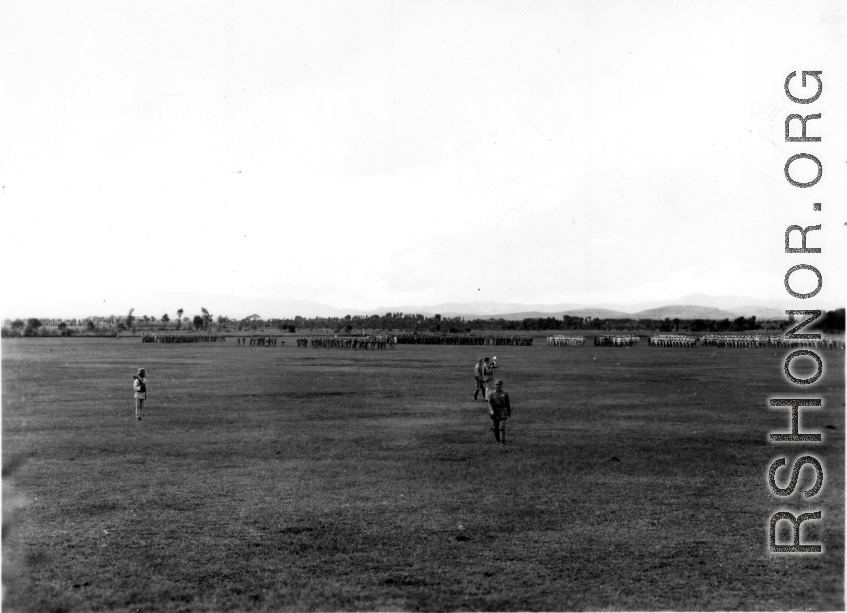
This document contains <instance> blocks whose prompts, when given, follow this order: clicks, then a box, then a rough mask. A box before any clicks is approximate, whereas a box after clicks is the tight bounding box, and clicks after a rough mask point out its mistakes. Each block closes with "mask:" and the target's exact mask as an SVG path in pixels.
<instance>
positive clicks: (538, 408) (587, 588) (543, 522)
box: [2, 339, 845, 612]
mask: <svg viewBox="0 0 847 613" xmlns="http://www.w3.org/2000/svg"><path fill="white" fill-rule="evenodd" d="M492 353H495V354H496V355H497V357H498V362H499V363H500V365H501V369H500V371H499V374H500V376H501V377H502V378H503V379H504V381H505V386H504V388H505V389H506V391H508V392H509V394H510V396H511V398H512V404H513V417H514V418H513V419H512V420H510V422H509V424H508V444H507V446H506V447H500V446H498V445H496V444H495V443H494V438H493V435H492V433H491V432H490V431H489V426H490V420H488V417H487V410H486V408H485V404H484V403H483V402H476V403H475V402H473V400H472V392H473V380H472V368H473V365H474V363H475V361H476V359H477V358H478V357H479V356H482V355H491V354H492ZM785 353H787V352H785V351H784V350H780V351H779V352H774V351H769V350H763V349H749V350H744V349H718V350H712V349H708V348H703V347H698V348H696V349H659V348H651V347H646V346H644V345H642V346H639V347H634V348H604V347H599V348H595V347H593V346H590V345H588V346H585V347H570V348H548V347H545V346H543V344H542V345H541V346H534V347H497V348H493V347H444V346H408V345H401V346H398V347H397V348H396V349H394V350H393V351H368V352H364V351H360V352H352V351H342V350H322V349H311V348H309V349H297V348H295V347H291V346H290V345H289V346H286V347H284V348H283V347H277V348H273V349H264V348H253V347H237V346H236V344H235V343H234V342H229V343H209V344H206V343H203V344H190V345H158V344H142V343H140V342H138V341H136V340H132V341H130V340H120V341H118V340H114V339H102V340H101V339H79V340H63V339H37V340H29V339H6V340H4V341H3V345H2V368H3V370H2V374H3V381H2V392H3V406H2V425H3V470H4V476H6V479H5V480H4V481H5V483H6V491H5V496H4V505H5V506H6V507H9V508H11V507H14V506H18V507H19V508H17V510H14V511H10V512H9V513H7V514H6V516H5V517H4V530H3V537H4V541H3V559H4V566H3V579H4V584H5V590H6V592H5V598H4V603H3V606H4V609H5V610H10V611H39V612H40V611H98V610H99V611H103V610H108V611H162V610H177V611H179V610H181V611H206V610H208V611H218V610H238V611H241V610H251V611H276V610H285V609H288V610H583V609H589V610H608V609H612V610H623V609H639V610H655V609H675V610H691V609H701V610H702V609H709V610H715V609H720V610H762V609H767V610H774V609H780V610H787V609H828V610H833V609H843V608H844V593H843V577H844V471H843V466H844V425H845V424H844V421H845V420H844V354H843V352H826V353H825V354H824V355H825V359H826V373H825V375H824V377H823V379H822V381H821V382H820V383H819V384H816V386H815V387H814V388H813V389H812V390H808V391H803V392H802V393H798V391H797V386H792V385H790V384H788V383H787V382H786V379H785V377H784V375H783V374H782V366H781V364H782V358H783V357H784V355H785ZM139 366H144V367H145V368H146V369H147V377H148V389H149V400H148V401H147V409H146V412H145V416H144V420H143V421H140V422H139V421H136V420H135V419H134V411H133V404H132V402H133V401H132V388H131V379H132V374H133V373H134V369H135V368H136V367H139ZM803 366H804V365H802V364H799V363H798V364H797V368H795V369H794V372H795V374H802V372H803V368H802V367H803ZM772 395H784V397H797V396H803V395H816V396H823V397H825V402H824V407H823V408H822V409H803V410H802V411H801V431H803V430H806V431H808V430H817V431H822V432H824V442H823V444H822V445H815V444H811V443H809V444H807V443H794V444H781V445H776V444H772V443H769V442H767V435H768V433H769V432H772V431H787V430H788V427H789V424H790V412H789V411H788V410H785V409H771V408H768V404H767V400H768V398H769V397H770V396H772ZM809 453H812V454H814V455H815V456H816V457H818V458H821V459H822V460H823V464H824V467H825V478H824V486H823V490H822V492H821V493H820V494H819V495H817V496H815V497H814V498H812V499H804V498H803V497H802V493H801V491H802V490H805V489H807V488H809V487H811V484H812V482H813V481H812V477H811V475H812V471H811V469H809V468H804V469H803V472H801V475H800V481H799V483H798V487H797V491H796V492H795V494H794V496H792V497H791V498H789V499H787V501H788V502H784V501H783V500H778V499H776V498H775V497H773V495H772V494H771V493H770V490H769V488H768V486H767V471H768V467H769V466H770V463H771V462H772V461H773V460H774V459H775V458H776V457H786V458H787V461H788V465H789V466H791V465H792V464H793V462H794V459H795V458H797V457H799V456H801V455H806V454H809ZM782 471H783V472H781V473H780V478H781V483H782V484H784V483H786V482H787V480H788V479H787V473H788V472H790V471H789V470H788V469H785V468H784V469H782ZM781 509H790V510H793V511H794V513H795V515H799V514H800V513H801V512H806V511H807V510H816V509H823V512H824V518H823V520H822V521H817V522H815V521H810V522H806V523H805V524H803V526H804V530H803V540H804V541H808V542H819V543H823V545H824V553H823V554H821V555H799V556H797V555H795V556H791V555H780V556H774V555H769V554H768V552H767V524H768V520H769V518H770V517H771V515H772V514H773V513H774V512H776V511H777V510H781ZM783 524H784V525H783V527H784V528H786V529H785V530H784V532H785V534H783V535H782V537H781V538H782V539H783V540H782V541H781V542H785V541H787V540H788V538H789V535H788V530H787V523H786V522H783Z"/></svg>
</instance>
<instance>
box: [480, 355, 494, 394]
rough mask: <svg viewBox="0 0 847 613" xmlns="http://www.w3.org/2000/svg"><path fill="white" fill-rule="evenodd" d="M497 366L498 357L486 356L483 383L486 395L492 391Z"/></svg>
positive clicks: (483, 367)
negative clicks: (491, 358) (490, 358)
mask: <svg viewBox="0 0 847 613" xmlns="http://www.w3.org/2000/svg"><path fill="white" fill-rule="evenodd" d="M495 368H497V358H494V359H493V360H490V361H489V359H488V358H485V364H483V366H482V383H483V385H484V387H485V396H483V397H487V396H488V392H489V391H491V382H492V381H493V380H494V369H495Z"/></svg>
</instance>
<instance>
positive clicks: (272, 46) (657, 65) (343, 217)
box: [0, 0, 847, 316]
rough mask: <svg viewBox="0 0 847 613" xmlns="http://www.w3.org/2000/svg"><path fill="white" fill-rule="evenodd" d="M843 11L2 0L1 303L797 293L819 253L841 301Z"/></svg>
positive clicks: (371, 301)
mask: <svg viewBox="0 0 847 613" xmlns="http://www.w3.org/2000/svg"><path fill="white" fill-rule="evenodd" d="M845 33H847V4H845V3H843V2H839V1H835V0H834V1H830V2H814V3H813V2H796V1H795V2H778V1H776V2H775V1H772V0H768V1H761V2H746V3H741V2H735V1H726V2H693V3H692V2H672V1H654V2H631V1H629V0H621V1H612V0H608V1H602V0H601V1H597V2H587V1H586V2H566V1H561V2H517V1H515V2H471V1H468V2H432V1H426V2H394V3H391V2H349V1H343V2H342V1H338V2H206V1H204V2H159V3H157V2H143V3H142V2H136V3H130V2H70V3H68V2H28V1H14V0H9V1H6V2H3V3H2V5H0V88H2V95H0V143H1V144H2V146H0V185H2V188H0V206H2V289H3V298H2V308H3V313H2V315H3V316H27V315H31V314H37V315H40V316H63V315H67V316H70V315H84V314H108V313H109V312H117V313H122V312H125V311H126V310H127V309H128V308H129V307H131V306H138V305H132V304H126V305H123V306H121V305H110V307H109V308H105V307H103V306H102V305H103V304H104V302H103V301H104V300H106V299H107V298H108V297H109V296H110V295H112V294H114V295H126V293H130V294H132V295H137V297H138V302H139V304H143V301H144V296H145V294H146V293H148V292H160V291H167V292H182V291H195V292H196V291H201V292H206V293H209V294H223V295H225V294H229V295H236V296H241V297H247V298H251V297H255V298H284V299H288V298H291V299H300V300H313V301H317V302H325V303H328V304H332V305H335V306H338V307H350V308H360V309H368V308H375V307H377V306H380V305H396V304H436V303H441V302H449V301H458V302H466V301H480V300H495V301H500V302H525V303H554V302H567V301H569V302H583V303H591V302H597V301H607V302H608V301H613V302H620V303H630V302H635V301H642V300H652V299H663V298H668V299H671V298H675V297H678V296H682V295H685V294H690V293H695V292H702V293H707V294H718V295H726V294H737V295H745V296H762V297H763V298H765V297H772V298H785V297H787V294H786V292H785V289H784V287H783V276H784V274H785V271H786V270H787V269H788V268H789V267H790V266H792V265H794V264H798V263H809V264H814V265H815V266H817V267H818V268H819V269H820V270H821V272H822V274H823V277H824V289H823V291H822V292H821V293H820V294H819V295H818V298H819V299H823V300H826V301H835V302H838V301H840V302H841V303H843V297H844V287H845V281H844V279H845V278H847V275H845V274H844V264H845V255H844V236H845V230H847V226H845V222H847V212H845V206H846V205H845V198H844V194H845V193H847V178H845V173H847V147H845V145H847V39H846V38H845ZM802 70H821V71H823V74H822V79H823V82H824V91H823V94H822V96H821V98H820V99H819V100H818V101H816V102H815V103H814V104H810V105H798V104H794V103H792V102H791V101H789V100H788V99H787V98H786V96H785V94H784V92H783V83H784V81H785V78H786V76H787V75H788V73H790V72H792V71H798V74H799V72H800V71H802ZM808 85H809V87H807V88H806V89H803V88H802V87H800V83H799V79H796V80H795V81H794V85H793V86H792V89H793V91H795V93H796V95H798V96H804V97H805V96H808V95H811V93H813V92H814V91H815V89H816V83H815V82H814V81H813V80H810V82H809V84H808ZM797 112H801V113H804V114H808V113H822V118H821V119H820V120H817V121H811V122H810V123H809V124H808V125H809V134H810V135H815V136H822V137H823V140H822V142H820V143H786V142H784V119H785V116H786V115H787V114H789V113H797ZM800 152H808V153H813V154H815V155H816V156H818V157H819V158H820V159H821V161H822V163H823V166H824V174H823V179H822V180H821V182H820V183H818V184H817V185H816V186H814V187H812V188H808V189H799V188H796V187H792V186H791V185H789V184H788V182H787V181H786V180H785V178H784V176H783V166H784V164H785V161H786V160H787V159H788V158H789V157H790V156H791V155H793V154H796V153H800ZM792 173H793V174H794V175H795V178H797V179H798V180H808V178H810V177H814V174H815V169H814V166H813V164H812V163H811V162H807V161H800V162H798V163H795V165H794V166H793V167H792ZM813 202H821V203H822V211H821V212H813V210H812V203H813ZM817 223H820V224H822V226H823V228H822V231H821V232H812V233H810V234H809V245H810V246H821V247H822V248H823V253H822V254H821V255H786V254H784V253H783V233H784V231H785V228H786V227H787V226H789V225H792V224H799V225H802V226H804V227H805V226H808V225H813V224H817ZM804 275H805V276H804ZM793 284H794V286H795V289H796V290H797V291H809V290H811V289H813V288H814V285H815V283H814V278H813V276H812V275H811V274H809V273H804V272H801V273H797V274H796V275H795V276H794V277H793ZM89 300H90V304H91V307H90V312H85V313H66V312H64V311H63V309H62V308H61V305H62V303H63V301H68V303H71V302H73V303H74V304H86V305H87V304H88V301H89ZM812 302H813V300H809V301H804V303H800V301H798V307H797V308H804V307H805V308H810V306H814V305H812V304H811V303H812ZM806 303H809V304H806ZM172 306H173V305H172ZM104 308H105V312H103V311H104ZM152 308H155V307H152ZM173 308H174V309H175V308H176V306H173ZM210 308H211V309H212V310H213V311H215V307H214V305H212V306H211V307H210Z"/></svg>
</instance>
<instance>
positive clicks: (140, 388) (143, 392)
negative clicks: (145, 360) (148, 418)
mask: <svg viewBox="0 0 847 613" xmlns="http://www.w3.org/2000/svg"><path fill="white" fill-rule="evenodd" d="M146 377H147V371H146V370H144V369H143V368H139V369H138V374H137V375H135V376H134V377H133V387H134V388H135V419H137V420H139V421H141V412H142V410H143V409H144V401H145V400H147V378H146Z"/></svg>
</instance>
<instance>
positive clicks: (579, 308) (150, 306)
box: [4, 290, 843, 320]
mask: <svg viewBox="0 0 847 613" xmlns="http://www.w3.org/2000/svg"><path fill="white" fill-rule="evenodd" d="M98 302H100V303H101V307H100V308H99V309H96V312H93V311H94V309H92V308H91V302H90V301H88V302H86V303H85V304H83V303H82V302H81V301H77V302H74V301H70V300H68V301H63V302H62V303H61V305H60V306H51V307H50V308H49V309H45V311H43V312H38V313H20V314H18V313H14V314H13V313H4V317H10V316H12V317H62V318H68V319H69V318H73V317H81V316H93V315H97V316H103V315H126V313H127V311H129V309H130V308H135V315H136V316H142V315H152V316H154V317H156V318H161V316H162V314H164V313H167V314H169V316H170V317H171V319H173V318H174V317H175V316H176V310H177V309H179V308H184V309H185V314H184V315H185V316H188V317H192V316H194V315H195V314H199V313H200V307H201V306H202V307H206V308H208V309H209V310H210V311H211V312H212V314H213V315H214V316H215V317H217V316H218V315H225V316H227V317H230V318H235V319H241V318H243V317H247V316H249V315H253V314H256V315H259V316H260V317H262V318H263V319H273V318H293V317H295V316H297V315H299V316H301V317H317V316H321V317H343V316H345V315H353V316H355V315H385V314H386V313H389V312H390V313H397V312H400V313H420V314H422V315H427V316H429V315H434V314H436V313H438V314H440V315H441V316H443V317H464V318H465V319H475V318H485V319H487V318H489V317H495V318H503V319H510V320H515V319H524V318H527V317H559V318H560V317H562V316H563V315H573V316H576V317H592V318H634V319H640V318H652V319H664V318H666V317H669V318H671V319H673V318H675V317H679V318H680V319H695V318H700V319H725V318H729V319H735V318H736V317H740V316H744V317H750V316H752V315H755V316H756V318H758V319H781V318H785V317H786V315H785V309H803V308H806V309H808V308H811V307H812V306H814V307H815V308H821V309H826V310H832V309H835V308H839V306H841V307H842V308H843V305H837V304H835V303H823V302H820V301H815V303H814V305H803V304H798V303H799V302H800V301H799V300H796V299H791V298H786V299H784V300H778V299H777V300H773V299H760V298H754V297H750V296H711V295H708V294H690V295H687V296H682V297H680V298H676V299H673V300H654V301H648V302H633V303H630V304H617V303H595V304H579V303H571V302H568V303H556V304H523V303H517V302H466V303H461V302H446V303H441V304H435V305H403V306H381V307H378V308H375V309H370V310H361V309H348V308H339V307H335V306H331V305H328V304H323V303H320V302H312V301H310V300H292V299H277V298H249V297H243V296H232V295H229V296H227V295H220V294H207V293H200V292H184V293H183V292H159V291H155V290H142V291H138V292H132V293H124V294H120V295H119V294H115V293H114V292H109V295H108V298H103V299H98ZM51 304H57V303H55V302H52V303H51Z"/></svg>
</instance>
